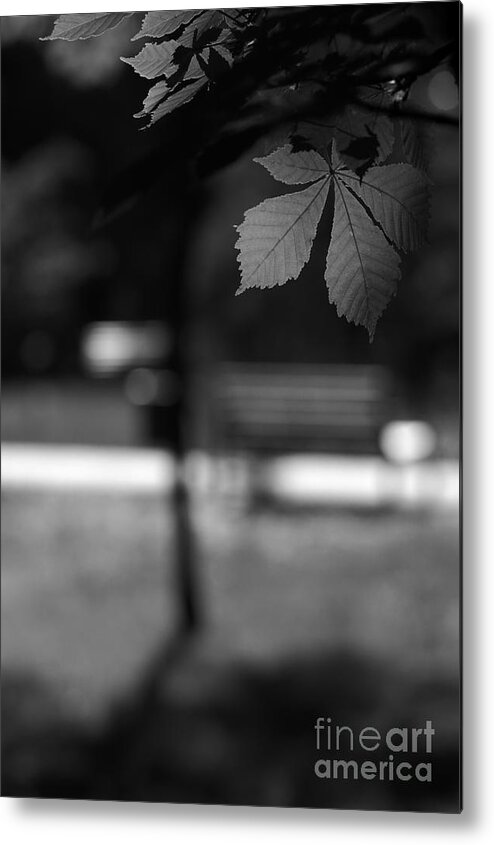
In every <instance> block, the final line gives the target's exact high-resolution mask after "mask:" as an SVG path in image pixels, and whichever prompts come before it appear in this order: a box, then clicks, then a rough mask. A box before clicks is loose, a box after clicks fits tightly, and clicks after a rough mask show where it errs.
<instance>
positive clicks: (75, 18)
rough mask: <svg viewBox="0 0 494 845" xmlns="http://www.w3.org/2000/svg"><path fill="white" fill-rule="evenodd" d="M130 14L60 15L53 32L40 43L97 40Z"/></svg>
mask: <svg viewBox="0 0 494 845" xmlns="http://www.w3.org/2000/svg"><path fill="white" fill-rule="evenodd" d="M131 14H132V12H99V13H96V12H94V13H87V14H86V13H84V14H75V15H60V17H58V18H57V19H56V21H55V25H54V27H53V32H52V33H51V35H48V36H47V37H46V38H42V39H41V40H42V41H54V40H55V39H57V38H61V39H63V40H64V41H84V40H85V39H86V38H97V37H98V36H99V35H103V33H105V32H107V31H108V30H109V29H114V28H115V27H116V26H118V25H119V23H121V22H122V21H123V20H124V19H125V18H128V17H129V15H131Z"/></svg>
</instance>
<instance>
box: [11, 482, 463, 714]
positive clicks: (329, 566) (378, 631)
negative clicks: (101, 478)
mask: <svg viewBox="0 0 494 845" xmlns="http://www.w3.org/2000/svg"><path fill="white" fill-rule="evenodd" d="M3 517H4V518H3V532H2V535H3V536H2V544H3V555H2V557H3V568H2V569H3V571H2V597H3V598H2V605H3V614H2V629H3V630H2V633H3V636H2V663H3V668H4V670H6V669H7V670H8V669H15V670H16V671H19V670H20V671H23V672H26V673H29V672H33V673H35V674H36V675H37V676H40V677H42V678H43V679H44V680H46V682H47V683H49V684H50V686H51V687H52V688H53V689H54V691H55V692H56V695H57V696H58V697H59V698H60V700H61V701H62V702H63V704H64V706H66V707H67V708H68V709H69V710H74V711H75V712H77V713H79V714H80V715H83V716H85V717H91V718H92V717H99V716H101V715H103V714H104V712H105V711H106V710H107V709H108V707H109V706H110V704H111V703H112V701H113V700H114V699H116V698H117V697H118V696H119V695H120V694H122V693H123V692H125V691H126V690H128V689H130V688H131V687H132V685H133V684H134V683H135V681H136V678H137V676H138V673H139V671H140V669H142V667H144V666H145V664H146V660H147V658H148V656H149V655H150V653H151V652H152V651H153V648H155V647H156V645H157V644H159V643H160V642H161V641H162V640H163V638H165V639H166V638H169V637H171V636H172V633H173V631H174V626H175V623H176V614H177V608H176V604H175V589H174V565H173V530H172V521H171V514H170V512H169V510H167V504H166V502H164V501H163V502H162V501H161V500H160V499H159V497H157V496H132V495H124V494H114V495H102V494H99V495H92V494H88V493H60V494H55V493H46V494H41V493H33V492H29V491H27V490H26V491H4V494H3ZM194 524H195V534H196V540H197V548H198V575H199V579H200V587H201V594H202V597H203V603H204V605H205V614H206V619H207V620H208V623H207V626H206V629H205V636H204V639H205V641H207V642H208V643H209V644H210V647H211V650H212V651H213V652H214V653H215V654H217V655H223V656H224V657H225V659H229V658H231V659H235V658H236V657H239V658H246V659H252V660H253V661H257V662H258V661H261V662H266V663H267V664H269V662H270V661H273V660H280V659H283V658H286V657H290V656H293V655H297V654H299V655H301V656H303V655H304V654H307V653H310V654H314V653H317V651H318V650H329V649H339V648H346V649H353V650H355V651H356V652H357V653H359V654H363V655H369V656H371V657H378V658H382V659H384V660H389V661H392V662H393V663H396V664H397V665H400V667H401V668H405V669H406V667H409V670H410V672H413V673H417V672H418V673H419V674H420V673H424V672H425V673H427V674H430V673H432V674H440V675H444V676H448V677H454V678H456V677H457V673H458V648H459V645H458V601H459V597H458V596H459V581H458V579H459V570H458V528H457V518H456V517H455V515H454V514H426V513H421V514H411V513H408V514H407V513H387V514H386V513H374V512H370V513H368V514H366V515H364V514H358V513H351V512H341V513H335V512H319V513H310V512H306V513H303V512H296V511H292V512H289V513H287V512H281V511H276V510H269V511H259V512H257V513H246V512H245V511H243V510H242V509H239V508H232V507H229V505H228V503H225V502H220V501H216V502H214V501H213V502H209V503H205V502H201V503H199V504H198V505H197V506H196V510H195V517H194Z"/></svg>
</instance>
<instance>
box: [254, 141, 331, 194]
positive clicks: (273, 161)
mask: <svg viewBox="0 0 494 845" xmlns="http://www.w3.org/2000/svg"><path fill="white" fill-rule="evenodd" d="M254 161H255V162H257V164H262V166H263V167H265V168H266V170H267V171H268V172H269V173H270V174H271V176H272V177H273V178H274V179H277V180H278V182H284V183H285V185H301V184H304V183H307V182H314V181H315V180H316V179H320V178H321V177H322V176H327V175H328V163H327V161H325V160H324V159H323V157H322V156H320V155H319V153H317V152H316V151H315V150H308V151H300V152H292V151H291V148H290V145H289V144H286V145H285V146H284V147H281V149H279V150H275V151H274V152H272V153H270V154H269V155H267V156H265V157H264V158H255V159H254Z"/></svg>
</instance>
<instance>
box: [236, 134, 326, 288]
mask: <svg viewBox="0 0 494 845" xmlns="http://www.w3.org/2000/svg"><path fill="white" fill-rule="evenodd" d="M288 150H289V148H288V147H285V148H283V149H282V150H278V151H277V152H276V153H273V154H272V155H271V156H268V157H267V159H269V161H267V159H264V160H262V159H261V160H260V163H261V164H263V165H264V166H265V167H266V168H267V169H268V170H269V171H270V172H271V173H272V172H273V171H274V172H276V173H277V174H278V176H277V178H279V177H282V181H284V182H287V183H288V184H295V183H300V182H309V181H312V180H314V179H317V181H316V182H314V184H312V185H310V186H309V187H308V188H305V189H304V190H302V191H297V192H295V193H292V194H285V195H284V196H281V197H274V198H272V199H268V200H265V201H264V202H262V203H260V205H257V206H256V207H255V208H252V209H250V211H248V212H247V213H246V215H245V218H244V221H243V223H241V224H240V226H238V227H237V231H238V233H239V238H238V240H237V243H236V245H235V246H236V248H237V249H238V250H239V255H238V262H239V265H240V272H241V285H240V287H239V289H238V291H237V293H242V292H243V291H245V290H247V289H248V288H252V287H259V288H267V287H268V288H270V287H274V286H275V285H283V284H284V283H285V282H286V281H288V279H296V278H297V276H298V275H299V274H300V272H301V270H302V268H303V267H304V265H305V264H306V263H307V261H308V260H309V256H310V252H311V249H312V244H313V242H314V238H315V236H316V231H317V226H318V224H319V220H320V218H321V214H322V211H323V208H324V205H325V203H326V199H327V196H328V189H329V182H330V173H329V168H328V166H327V164H326V163H325V162H324V161H323V159H321V157H320V156H319V155H318V154H317V153H313V154H312V155H313V156H314V157H317V159H316V158H314V160H313V161H314V163H315V164H316V165H317V167H319V160H320V162H321V166H320V169H312V170H309V168H308V167H307V166H306V165H307V163H306V162H305V161H303V160H302V157H304V156H307V155H310V154H309V153H295V154H293V159H294V162H293V164H291V163H290V158H291V157H292V155H291V154H290V153H289V152H288Z"/></svg>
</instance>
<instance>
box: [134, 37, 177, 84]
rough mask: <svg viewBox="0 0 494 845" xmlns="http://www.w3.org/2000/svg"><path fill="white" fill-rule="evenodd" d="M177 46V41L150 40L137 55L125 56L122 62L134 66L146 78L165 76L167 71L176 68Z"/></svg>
mask: <svg viewBox="0 0 494 845" xmlns="http://www.w3.org/2000/svg"><path fill="white" fill-rule="evenodd" d="M177 47H178V42H177V41H162V42H161V43H159V44H155V43H154V42H153V41H150V42H149V44H146V46H145V47H143V48H142V50H141V51H140V53H138V54H137V56H134V57H133V58H125V57H124V58H122V62H125V63H126V64H128V65H130V66H131V67H133V68H134V70H135V71H136V73H138V74H139V76H143V77H144V78H145V79H156V77H157V76H164V75H165V74H166V73H167V72H169V71H172V70H173V69H175V70H176V65H174V63H173V56H174V53H175V51H176V49H177Z"/></svg>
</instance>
